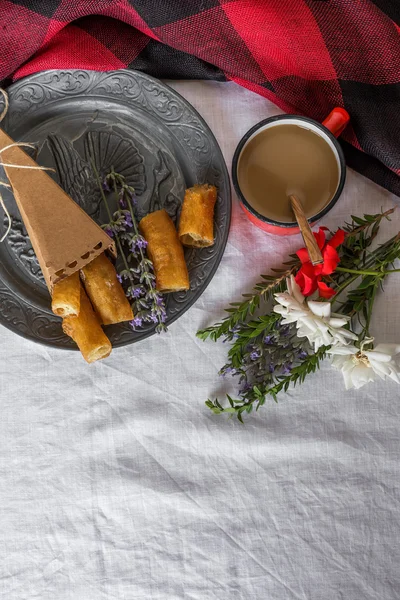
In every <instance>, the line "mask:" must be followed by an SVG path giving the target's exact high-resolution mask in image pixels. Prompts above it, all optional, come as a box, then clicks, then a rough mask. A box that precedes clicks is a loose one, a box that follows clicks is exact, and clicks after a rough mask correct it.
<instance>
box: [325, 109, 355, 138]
mask: <svg viewBox="0 0 400 600" xmlns="http://www.w3.org/2000/svg"><path fill="white" fill-rule="evenodd" d="M349 121H350V115H349V113H348V112H347V110H345V109H344V108H340V107H339V106H337V107H336V108H334V109H333V110H332V111H331V112H330V113H329V115H328V116H327V117H326V119H324V120H323V121H322V125H324V126H325V127H326V128H327V129H329V131H330V132H331V133H333V135H334V136H335V137H339V135H340V134H341V133H342V131H343V130H344V129H345V127H346V125H347V124H348V122H349Z"/></svg>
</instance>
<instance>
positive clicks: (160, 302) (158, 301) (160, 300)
mask: <svg viewBox="0 0 400 600" xmlns="http://www.w3.org/2000/svg"><path fill="white" fill-rule="evenodd" d="M156 304H157V306H162V305H163V304H164V298H163V297H162V296H159V295H158V294H157V298H156Z"/></svg>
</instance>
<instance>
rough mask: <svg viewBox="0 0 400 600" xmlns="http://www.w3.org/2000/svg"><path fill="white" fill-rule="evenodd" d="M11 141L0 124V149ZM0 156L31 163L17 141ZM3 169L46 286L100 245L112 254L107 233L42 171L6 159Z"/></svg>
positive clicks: (98, 250)
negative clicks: (10, 165)
mask: <svg viewBox="0 0 400 600" xmlns="http://www.w3.org/2000/svg"><path fill="white" fill-rule="evenodd" d="M12 143H13V140H12V139H11V138H10V137H9V136H8V135H7V134H6V133H5V132H4V131H3V130H2V129H0V149H2V148H5V147H6V146H8V145H9V144H12ZM0 162H2V163H10V164H11V163H12V164H15V165H30V166H36V165H37V163H35V161H34V160H33V159H32V158H30V157H29V156H28V155H27V154H26V153H25V152H24V151H23V150H22V149H21V148H18V147H14V148H10V149H9V150H6V151H5V152H3V153H2V154H1V155H0ZM4 170H5V172H6V175H7V177H8V181H9V183H10V184H11V186H12V190H13V193H14V197H15V201H16V203H17V205H18V208H19V210H20V213H21V217H22V219H23V221H24V224H25V227H26V230H27V232H28V234H29V237H30V240H31V243H32V246H33V249H34V251H35V254H36V256H37V259H38V261H39V264H40V267H41V269H42V272H43V275H44V278H45V280H46V283H47V287H48V288H49V290H50V292H51V291H52V288H53V285H54V284H55V283H57V282H58V281H60V280H61V279H63V278H64V277H67V276H68V275H72V273H75V272H76V271H79V270H80V269H82V267H84V266H85V265H87V264H88V263H89V262H91V261H92V260H93V259H95V258H96V256H98V255H99V254H101V253H102V252H104V251H105V250H109V251H110V252H111V253H112V254H113V255H114V256H115V255H116V252H115V245H114V242H113V241H112V240H111V239H110V237H109V236H108V235H107V234H106V233H105V232H104V231H103V230H102V229H101V227H99V226H98V225H97V224H96V223H95V222H94V221H93V219H91V218H90V217H89V216H88V215H87V214H86V213H85V211H84V210H82V209H81V208H80V207H79V206H78V205H77V204H76V202H74V201H73V200H72V198H70V197H69V196H68V194H66V193H65V192H64V190H62V189H61V188H60V186H59V185H57V183H56V182H55V181H54V180H53V179H52V178H51V177H50V176H49V175H48V174H47V172H46V171H40V170H36V169H18V168H15V167H7V166H6V165H4Z"/></svg>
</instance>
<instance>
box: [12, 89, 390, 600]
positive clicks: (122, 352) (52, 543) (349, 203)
mask: <svg viewBox="0 0 400 600" xmlns="http://www.w3.org/2000/svg"><path fill="white" fill-rule="evenodd" d="M170 84H171V85H172V86H173V87H174V88H175V89H176V90H177V91H179V92H180V93H181V94H182V95H183V96H185V97H186V98H187V99H188V100H189V101H190V102H191V103H192V104H193V105H194V106H195V107H196V108H197V109H198V110H199V112H200V113H201V114H202V115H203V117H204V118H205V119H206V121H207V122H208V124H209V125H210V127H211V129H212V130H213V132H214V133H215V136H216V138H217V140H218V141H219V143H220V145H221V148H222V151H223V153H224V156H225V159H226V162H227V165H228V168H229V169H230V164H231V159H232V155H233V152H234V149H235V147H236V145H237V143H238V141H239V139H240V138H241V136H242V135H243V134H244V133H245V132H246V131H247V129H249V128H250V127H251V126H252V125H253V124H255V123H256V122H257V121H259V120H261V119H263V118H265V117H268V116H271V115H274V114H279V112H280V111H279V109H278V108H276V107H275V106H274V105H273V104H271V103H270V102H268V101H267V100H265V99H263V98H260V97H258V96H256V95H255V94H252V93H251V92H249V91H247V90H245V89H242V88H240V87H238V86H236V85H235V84H233V83H215V82H172V83H171V82H170ZM394 202H395V197H394V196H393V195H391V194H390V193H388V192H386V191H385V190H383V189H381V188H379V187H378V186H376V185H375V184H373V183H371V182H370V181H368V180H367V179H365V178H363V177H362V176H360V175H358V174H357V173H354V172H353V171H350V170H349V171H348V176H347V182H346V185H345V189H344V192H343V195H342V197H341V199H340V201H339V202H338V204H337V206H336V207H335V208H334V209H333V210H332V212H331V213H330V214H329V216H328V217H327V218H326V219H325V220H324V223H325V224H326V225H328V226H331V227H336V226H338V225H340V224H341V223H343V221H344V220H345V219H348V217H349V215H350V214H351V213H353V214H362V213H364V212H378V211H379V210H380V209H381V208H383V209H387V208H389V207H391V206H392V205H393V203H394ZM399 214H400V213H399ZM398 229H399V215H398V214H396V215H395V216H394V218H393V222H392V223H391V224H390V225H389V226H388V227H386V226H385V234H386V236H387V237H389V235H391V234H393V233H394V232H395V231H397V230H398ZM301 245H302V243H301V239H300V237H299V236H294V237H290V238H286V239H281V238H277V237H269V236H268V235H266V234H264V233H263V232H262V231H259V230H258V229H256V228H255V227H254V226H253V225H251V224H250V223H249V222H248V221H247V220H246V218H245V217H244V215H243V214H242V212H241V209H240V208H239V206H238V202H237V199H236V197H235V196H234V197H233V218H232V226H231V232H230V236H229V240H228V244H227V247H226V251H225V255H224V258H223V260H222V262H221V265H220V267H219V269H218V271H217V273H216V275H215V277H214V279H213V280H212V282H211V284H210V285H209V287H208V288H207V290H206V291H205V292H204V294H203V295H202V296H201V298H200V299H199V300H198V301H197V303H196V304H195V305H194V306H193V307H192V308H191V309H190V310H189V311H188V312H187V313H186V314H185V315H184V316H183V317H181V318H180V319H179V320H178V321H177V322H176V323H174V324H173V325H172V326H171V327H170V331H169V333H168V334H167V335H162V336H159V337H156V336H154V337H152V338H151V339H148V340H145V341H143V342H140V343H138V344H135V345H133V346H129V347H126V348H122V349H118V350H115V351H114V352H113V354H112V356H111V357H110V358H109V359H107V360H106V361H104V362H101V363H98V364H95V365H92V366H88V365H86V364H85V363H84V362H83V360H82V358H81V356H80V355H79V353H73V352H65V351H60V350H55V349H54V350H53V349H50V348H46V347H43V346H39V345H35V344H34V343H32V342H29V341H26V340H24V339H22V338H20V337H18V336H16V335H14V334H13V333H11V332H10V331H8V330H7V329H5V328H4V327H2V328H1V336H0V373H1V379H0V398H1V419H0V519H1V532H0V538H1V544H0V598H2V599H3V598H4V599H7V600H25V599H27V600H33V599H40V600H50V599H51V600H67V599H68V600H101V599H110V600H111V599H118V600H124V599H126V600H139V599H140V600H141V599H143V600H180V599H183V598H184V599H186V598H187V599H190V600H221V599H222V598H224V599H227V600H228V599H229V600H239V599H243V600H267V599H268V600H326V599H335V600H336V599H338V600H340V599H343V600H361V599H362V600H377V599H379V600H396V599H398V598H399V597H400V571H399V564H400V510H399V509H400V501H399V500H400V495H399V480H400V469H399V464H400V444H399V421H400V403H399V392H400V388H399V387H397V386H396V384H394V383H387V384H383V383H375V384H372V385H369V386H367V387H365V388H363V389H362V390H361V391H359V392H354V391H348V392H346V391H345V390H344V386H343V381H342V377H341V375H340V374H339V373H337V372H335V371H333V370H332V369H331V368H330V367H329V365H328V364H324V366H323V368H322V369H321V371H319V372H318V373H317V374H316V375H314V376H310V377H309V378H307V380H306V382H305V384H304V385H302V386H301V387H299V388H296V389H295V390H293V391H290V392H289V393H288V394H286V395H284V396H281V398H280V403H279V404H278V405H276V404H275V403H274V402H273V401H272V400H271V401H267V403H266V405H265V406H264V407H263V409H262V410H260V411H259V413H257V415H254V416H253V415H251V416H250V417H247V418H246V423H245V425H244V426H243V425H241V424H240V423H239V422H237V421H236V420H228V419H226V418H224V417H223V416H214V415H212V414H211V412H210V411H209V410H208V409H207V408H206V407H205V405H204V401H205V400H206V399H207V397H215V394H216V392H218V391H220V390H221V389H222V385H223V382H222V381H221V380H220V379H219V378H218V375H217V371H218V368H219V367H220V366H222V365H223V364H224V359H225V353H226V350H227V348H226V346H225V345H224V344H222V343H218V344H214V343H212V342H206V343H204V342H201V341H200V340H198V339H197V338H196V337H195V332H196V330H197V329H198V328H199V327H204V326H206V325H209V324H211V323H212V322H214V321H215V320H217V319H220V318H221V317H222V316H223V311H222V309H223V307H224V306H225V305H226V304H227V303H228V302H229V301H233V300H236V299H238V298H239V296H240V293H241V292H245V291H248V290H250V289H251V287H252V285H253V284H254V283H255V282H256V280H257V278H258V275H259V274H260V273H265V272H267V271H268V269H269V268H270V267H274V266H279V265H280V264H281V262H282V260H283V259H284V258H285V256H286V255H287V253H288V252H289V251H293V250H295V249H297V248H298V247H300V246H301ZM399 277H400V274H399V276H398V275H393V276H391V278H390V280H389V281H388V282H387V284H386V286H385V294H384V295H383V294H380V296H379V298H378V300H377V302H376V308H375V315H374V319H373V327H372V330H373V332H374V334H376V336H377V338H378V340H379V341H385V342H395V341H399V340H400V313H399V305H398V290H399Z"/></svg>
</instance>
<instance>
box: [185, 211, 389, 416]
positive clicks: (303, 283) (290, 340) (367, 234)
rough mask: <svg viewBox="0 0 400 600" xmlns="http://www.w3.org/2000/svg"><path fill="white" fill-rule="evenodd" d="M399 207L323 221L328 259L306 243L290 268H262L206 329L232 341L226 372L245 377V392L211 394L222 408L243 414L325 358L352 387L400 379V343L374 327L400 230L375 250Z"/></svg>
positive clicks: (320, 235) (204, 333) (322, 243)
mask: <svg viewBox="0 0 400 600" xmlns="http://www.w3.org/2000/svg"><path fill="white" fill-rule="evenodd" d="M394 210H395V209H394V208H393V209H390V210H388V211H386V212H384V213H379V214H376V215H364V217H363V218H360V217H355V216H353V217H351V222H350V223H347V224H346V225H345V226H344V227H343V228H339V229H338V230H337V231H335V232H330V231H329V230H328V229H327V228H326V227H321V228H320V229H319V231H318V232H316V233H314V236H315V238H316V241H317V243H318V246H319V248H320V250H321V252H322V255H323V259H324V260H323V263H322V264H318V265H316V266H313V265H312V264H311V262H310V259H309V256H308V252H307V250H306V248H302V249H301V250H299V251H298V252H296V253H295V254H293V255H291V256H290V259H289V261H288V262H285V263H284V268H283V269H281V270H277V269H273V274H272V275H262V276H261V278H262V281H261V282H260V283H258V284H257V285H256V286H255V287H254V289H253V292H252V293H249V294H243V298H244V299H243V301H241V302H233V303H231V304H230V306H229V308H227V309H226V312H227V313H228V315H227V316H226V317H225V319H223V320H222V321H221V322H219V323H216V324H215V325H213V326H211V327H208V328H206V329H203V330H200V331H198V333H197V335H198V337H200V338H201V339H202V340H206V339H208V338H209V339H211V340H213V341H216V340H218V339H219V338H223V339H224V341H226V342H228V343H229V344H230V349H229V351H228V362H227V363H226V364H225V365H224V366H223V367H222V369H221V370H220V375H222V376H227V375H231V376H233V377H234V378H235V379H236V380H237V383H238V388H239V391H238V398H237V399H234V398H232V397H231V396H229V395H228V396H227V402H228V404H227V405H225V406H224V405H223V404H221V403H220V402H219V400H218V399H215V400H214V401H212V400H207V402H206V405H207V406H208V407H209V408H210V409H211V410H212V411H213V412H214V413H215V414H220V413H228V414H231V415H236V416H237V417H238V419H239V420H240V421H242V419H243V413H251V412H252V410H253V409H254V408H255V409H256V410H258V408H259V407H260V406H262V405H263V404H264V403H265V401H266V399H267V398H268V397H271V398H272V399H274V400H275V401H277V396H278V394H279V393H280V392H281V391H287V390H288V389H289V386H291V385H296V384H301V383H302V382H303V381H304V380H305V378H306V377H307V375H309V374H310V373H313V372H315V371H316V370H317V369H318V368H319V365H320V362H321V361H322V359H324V358H325V357H329V358H330V359H331V362H332V366H333V367H334V368H336V369H339V370H340V371H341V372H342V373H343V377H344V383H345V387H346V389H350V388H356V389H358V388H360V387H362V386H363V385H365V384H366V383H368V382H370V381H374V380H375V379H376V378H380V379H387V378H389V379H392V380H393V381H395V382H396V383H400V369H399V366H398V364H397V362H396V355H397V354H399V353H400V345H396V344H381V343H379V344H377V345H375V343H374V338H373V336H372V334H371V331H370V323H371V316H372V310H373V306H374V300H375V297H376V294H377V292H378V291H379V289H382V284H383V282H384V280H385V278H386V277H387V276H388V275H389V273H393V272H396V271H399V270H400V269H394V268H393V263H394V261H395V260H396V259H397V258H400V233H399V234H398V235H396V236H395V237H393V238H391V239H389V240H388V241H386V242H385V243H383V244H381V245H380V246H378V247H377V248H376V249H375V250H372V249H371V246H372V244H373V241H374V240H375V238H376V236H377V234H378V231H379V229H380V226H381V224H382V221H384V220H385V219H389V217H390V215H391V214H392V213H393V212H394ZM266 307H269V310H268V311H266V310H265V309H266Z"/></svg>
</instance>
